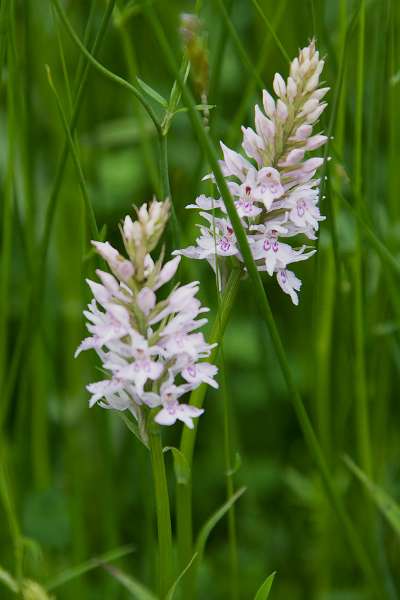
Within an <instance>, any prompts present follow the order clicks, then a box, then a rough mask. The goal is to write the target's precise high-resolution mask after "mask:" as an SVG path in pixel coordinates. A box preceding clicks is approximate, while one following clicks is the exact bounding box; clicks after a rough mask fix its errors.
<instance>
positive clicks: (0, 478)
mask: <svg viewBox="0 0 400 600" xmlns="http://www.w3.org/2000/svg"><path fill="white" fill-rule="evenodd" d="M0 443H1V442H0ZM5 452H6V450H5V448H4V445H3V444H1V446H0V454H1V457H2V458H1V461H0V499H1V501H2V503H3V507H4V512H5V514H6V518H7V521H8V526H9V528H10V534H11V539H12V543H13V547H14V558H15V579H16V581H17V583H18V590H19V594H18V596H19V597H21V598H22V583H23V553H24V544H23V538H22V535H21V530H20V527H19V523H18V517H17V513H16V510H15V503H14V501H13V497H12V494H11V489H10V484H9V479H8V474H7V470H6V458H5Z"/></svg>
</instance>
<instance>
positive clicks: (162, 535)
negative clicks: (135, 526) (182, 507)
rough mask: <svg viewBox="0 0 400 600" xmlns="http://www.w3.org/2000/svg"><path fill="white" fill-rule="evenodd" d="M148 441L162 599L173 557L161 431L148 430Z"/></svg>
mask: <svg viewBox="0 0 400 600" xmlns="http://www.w3.org/2000/svg"><path fill="white" fill-rule="evenodd" d="M149 442H150V452H151V465H152V469H153V480H154V493H155V502H156V513H157V531H158V549H159V578H160V584H159V592H160V593H159V595H160V598H161V599H163V598H165V597H166V595H167V592H168V590H169V588H170V587H171V585H172V582H173V562H172V558H173V557H172V530H171V514H170V507H169V496H168V485H167V476H166V472H165V463H164V454H163V451H162V444H161V433H160V431H159V430H158V429H153V430H152V431H150V435H149Z"/></svg>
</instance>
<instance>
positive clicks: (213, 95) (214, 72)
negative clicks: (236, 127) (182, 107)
mask: <svg viewBox="0 0 400 600" xmlns="http://www.w3.org/2000/svg"><path fill="white" fill-rule="evenodd" d="M232 4H233V0H227V3H226V10H227V11H228V12H230V10H231V8H232ZM227 42H228V38H227V36H226V35H225V27H224V26H223V25H222V23H221V26H220V31H219V35H218V39H217V43H216V51H215V57H214V60H213V63H212V69H211V78H210V91H209V98H210V102H213V103H214V104H217V103H218V97H219V91H220V82H221V71H222V67H223V64H224V56H225V50H226V45H227ZM213 121H214V120H213V119H212V121H211V124H213Z"/></svg>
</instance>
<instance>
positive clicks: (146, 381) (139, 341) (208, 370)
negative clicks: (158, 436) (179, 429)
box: [75, 201, 218, 432]
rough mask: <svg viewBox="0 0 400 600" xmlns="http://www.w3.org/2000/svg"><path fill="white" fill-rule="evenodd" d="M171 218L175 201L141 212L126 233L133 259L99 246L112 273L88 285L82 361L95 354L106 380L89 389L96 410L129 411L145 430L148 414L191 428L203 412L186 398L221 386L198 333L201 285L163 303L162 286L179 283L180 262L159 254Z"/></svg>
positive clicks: (179, 288) (208, 349) (176, 293)
mask: <svg viewBox="0 0 400 600" xmlns="http://www.w3.org/2000/svg"><path fill="white" fill-rule="evenodd" d="M168 216H169V202H168V201H165V202H157V201H153V202H152V203H151V204H150V205H149V206H147V205H146V204H143V205H142V206H141V207H140V209H139V210H138V211H137V220H135V221H133V220H132V219H131V217H129V216H127V217H125V219H124V221H123V224H122V226H121V234H122V238H123V242H124V246H125V248H126V251H127V254H128V258H126V257H124V256H122V255H121V254H120V253H119V252H118V251H117V250H116V249H115V248H113V247H112V246H111V245H110V244H109V243H108V242H92V243H93V245H94V247H95V248H96V250H97V252H98V253H99V254H100V256H102V258H104V260H105V261H106V263H107V264H108V266H109V268H110V271H111V273H112V274H111V273H109V272H105V271H101V270H97V271H96V273H97V276H98V278H99V282H98V281H90V280H88V282H87V283H88V285H89V286H90V289H91V291H92V294H93V300H92V301H91V302H90V304H89V305H88V309H87V310H86V311H84V315H85V317H86V319H87V329H88V331H89V334H90V335H89V337H87V338H86V339H84V340H83V342H82V343H81V344H80V346H79V347H78V349H77V351H76V353H75V356H78V354H79V353H80V352H82V351H83V350H89V349H91V348H93V349H94V350H95V351H96V352H97V354H98V356H99V357H100V359H101V362H102V367H103V370H104V371H105V372H106V374H107V376H106V377H105V378H103V379H102V380H101V381H97V382H95V383H91V384H89V385H88V386H87V389H88V391H89V392H90V394H91V398H90V401H89V405H90V406H94V405H95V404H96V403H98V404H99V405H100V406H102V407H103V408H111V409H114V410H121V411H123V410H129V411H130V412H131V413H132V414H133V415H134V417H135V418H136V419H137V421H138V424H139V431H142V432H143V431H144V430H145V427H144V426H143V424H144V423H145V422H146V417H147V414H146V413H147V412H149V410H150V409H158V410H155V411H154V413H156V414H155V421H156V422H157V423H159V424H160V425H172V424H173V423H175V422H176V421H177V420H180V421H182V422H183V423H184V424H185V425H187V426H188V427H190V428H192V427H193V418H196V417H198V416H200V415H201V414H202V412H203V410H202V409H199V408H196V407H194V406H190V405H188V404H184V403H182V402H181V401H180V398H181V397H182V396H184V394H186V393H188V392H190V391H191V390H193V389H195V388H197V387H198V386H199V385H201V384H202V383H207V384H208V385H211V386H212V387H214V388H217V387H218V384H217V382H216V381H215V379H214V377H215V375H216V374H217V371H218V369H217V367H215V366H214V365H212V364H210V363H208V362H204V361H203V359H205V358H207V357H208V356H209V355H210V353H211V350H212V348H213V347H214V346H216V344H208V343H207V342H206V341H205V339H204V337H203V334H202V333H200V332H199V331H198V329H199V328H200V327H202V326H203V325H204V324H205V323H206V322H207V319H205V318H200V319H199V318H198V316H199V315H200V314H202V313H204V312H206V311H208V309H207V308H205V307H202V306H201V303H200V301H199V300H198V299H197V298H196V295H197V292H198V290H199V283H198V282H197V281H194V282H192V283H189V284H187V285H184V286H177V287H175V288H174V289H173V291H171V293H170V294H169V295H168V296H167V297H166V298H165V299H162V300H160V299H157V292H158V290H159V288H160V287H161V286H163V285H164V284H165V283H167V282H168V281H170V280H171V279H172V277H174V275H175V273H176V271H177V268H178V265H179V262H180V258H181V257H180V256H177V257H175V258H172V259H171V260H169V261H168V262H166V263H165V264H163V252H161V255H160V257H159V258H158V260H156V261H154V260H153V258H152V257H151V255H150V252H151V251H152V250H153V249H154V248H155V246H156V245H157V243H158V241H159V240H160V237H161V235H162V233H163V230H164V228H165V225H166V222H167V219H168Z"/></svg>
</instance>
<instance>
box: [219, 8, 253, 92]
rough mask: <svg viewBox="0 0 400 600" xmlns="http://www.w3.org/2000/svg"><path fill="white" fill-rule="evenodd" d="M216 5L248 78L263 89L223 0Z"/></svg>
mask: <svg viewBox="0 0 400 600" xmlns="http://www.w3.org/2000/svg"><path fill="white" fill-rule="evenodd" d="M217 5H218V10H219V12H220V14H221V15H222V19H223V21H224V23H225V26H226V29H227V31H228V34H229V37H230V38H231V40H232V42H233V44H234V46H235V48H236V50H237V53H238V55H239V56H240V59H241V61H242V63H243V64H244V66H245V67H246V69H247V71H248V72H249V74H250V77H252V79H253V80H254V81H256V82H257V85H258V86H259V88H260V90H262V89H263V87H264V82H263V80H262V78H261V77H260V74H259V72H258V71H257V69H256V68H255V67H254V64H253V61H252V60H251V58H250V57H249V55H248V53H247V51H246V49H245V47H244V46H243V44H242V42H241V41H240V37H239V35H238V33H237V31H236V29H235V26H234V25H233V23H232V21H231V18H230V16H229V12H228V10H227V8H226V6H225V4H224V0H217Z"/></svg>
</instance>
